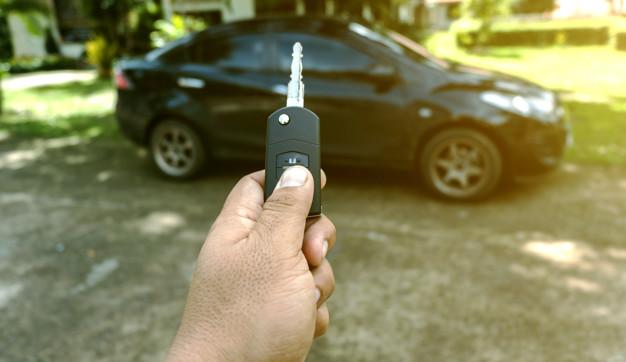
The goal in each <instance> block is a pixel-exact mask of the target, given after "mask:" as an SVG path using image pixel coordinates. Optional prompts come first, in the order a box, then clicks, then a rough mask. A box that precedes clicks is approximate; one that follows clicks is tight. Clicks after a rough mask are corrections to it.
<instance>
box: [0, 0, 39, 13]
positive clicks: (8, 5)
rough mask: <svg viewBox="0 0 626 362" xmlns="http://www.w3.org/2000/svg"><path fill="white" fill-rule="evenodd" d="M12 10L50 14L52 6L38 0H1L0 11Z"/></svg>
mask: <svg viewBox="0 0 626 362" xmlns="http://www.w3.org/2000/svg"><path fill="white" fill-rule="evenodd" d="M11 11H16V12H39V13H43V14H48V13H49V12H50V8H48V6H47V5H46V3H44V2H42V1H38V0H0V13H2V12H4V13H8V12H11Z"/></svg>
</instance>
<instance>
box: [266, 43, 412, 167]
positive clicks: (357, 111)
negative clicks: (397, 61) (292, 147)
mask: <svg viewBox="0 0 626 362" xmlns="http://www.w3.org/2000/svg"><path fill="white" fill-rule="evenodd" d="M271 38H272V44H273V49H274V52H273V53H274V56H275V59H276V60H275V63H276V66H277V72H276V74H277V78H276V81H275V82H276V85H277V87H278V86H280V85H281V84H286V83H287V81H288V80H289V72H290V66H291V53H292V47H293V44H294V43H295V42H300V43H301V44H302V45H303V49H304V57H303V59H302V62H303V69H304V70H303V81H304V84H305V98H304V103H305V107H307V108H309V109H310V110H312V111H313V112H315V113H316V114H317V115H318V116H319V117H320V120H321V143H322V156H323V157H324V162H327V163H335V164H352V165H354V164H373V163H390V162H401V161H402V160H404V159H405V158H406V149H408V147H409V144H408V142H409V138H408V136H407V123H406V122H407V119H406V118H405V117H404V115H403V110H404V105H403V104H404V98H405V92H404V88H403V87H404V85H403V84H402V81H401V80H400V79H398V78H397V77H396V75H395V74H394V67H393V64H392V63H391V62H387V61H386V60H384V59H380V58H377V57H376V56H375V55H373V54H371V53H368V52H367V51H365V50H363V49H357V47H355V46H352V45H351V44H349V42H348V41H346V40H341V39H339V38H331V37H326V36H322V35H318V34H312V33H307V32H281V33H274V34H272V35H271Z"/></svg>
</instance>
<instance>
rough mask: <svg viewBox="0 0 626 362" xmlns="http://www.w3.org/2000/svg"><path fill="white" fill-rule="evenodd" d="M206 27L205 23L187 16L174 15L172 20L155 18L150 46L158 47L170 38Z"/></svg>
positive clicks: (170, 39) (176, 37)
mask: <svg viewBox="0 0 626 362" xmlns="http://www.w3.org/2000/svg"><path fill="white" fill-rule="evenodd" d="M206 27H207V24H206V23H205V22H204V21H202V20H200V19H195V18H193V17H189V16H182V15H174V16H173V17H172V21H167V20H163V19H161V20H157V21H156V22H155V23H154V28H155V29H156V30H154V31H153V32H152V33H150V40H151V42H152V46H153V47H156V48H159V47H162V46H163V45H165V44H167V43H169V42H170V41H172V40H175V39H178V38H181V37H183V36H185V35H187V34H189V33H191V32H194V31H200V30H203V29H205V28H206Z"/></svg>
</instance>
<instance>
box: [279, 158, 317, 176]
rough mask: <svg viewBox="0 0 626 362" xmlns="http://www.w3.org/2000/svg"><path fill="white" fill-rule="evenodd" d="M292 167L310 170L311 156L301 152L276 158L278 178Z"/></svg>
mask: <svg viewBox="0 0 626 362" xmlns="http://www.w3.org/2000/svg"><path fill="white" fill-rule="evenodd" d="M290 166H304V167H306V168H309V156H308V155H306V154H304V153H300V152H285V153H281V154H279V155H277V156H276V177H277V178H279V177H280V175H282V174H283V171H285V169H286V168H287V167H290Z"/></svg>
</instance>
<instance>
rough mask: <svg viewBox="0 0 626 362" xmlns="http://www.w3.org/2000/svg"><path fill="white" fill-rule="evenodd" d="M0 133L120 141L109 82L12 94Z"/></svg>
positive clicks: (34, 89) (60, 86) (25, 90)
mask: <svg viewBox="0 0 626 362" xmlns="http://www.w3.org/2000/svg"><path fill="white" fill-rule="evenodd" d="M5 97H6V100H7V102H6V104H7V107H6V112H5V115H4V116H3V118H2V122H0V131H4V132H8V133H9V134H10V136H11V137H22V138H32V137H38V138H40V137H41V138H52V137H62V136H78V137H81V138H97V137H108V138H111V137H112V138H116V137H119V132H117V129H116V126H115V119H114V117H113V114H112V112H113V104H114V97H115V92H114V89H113V86H112V84H111V82H110V81H107V80H96V81H90V82H75V83H67V84H60V85H50V86H43V87H35V88H27V89H20V90H11V91H7V92H6V93H5Z"/></svg>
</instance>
